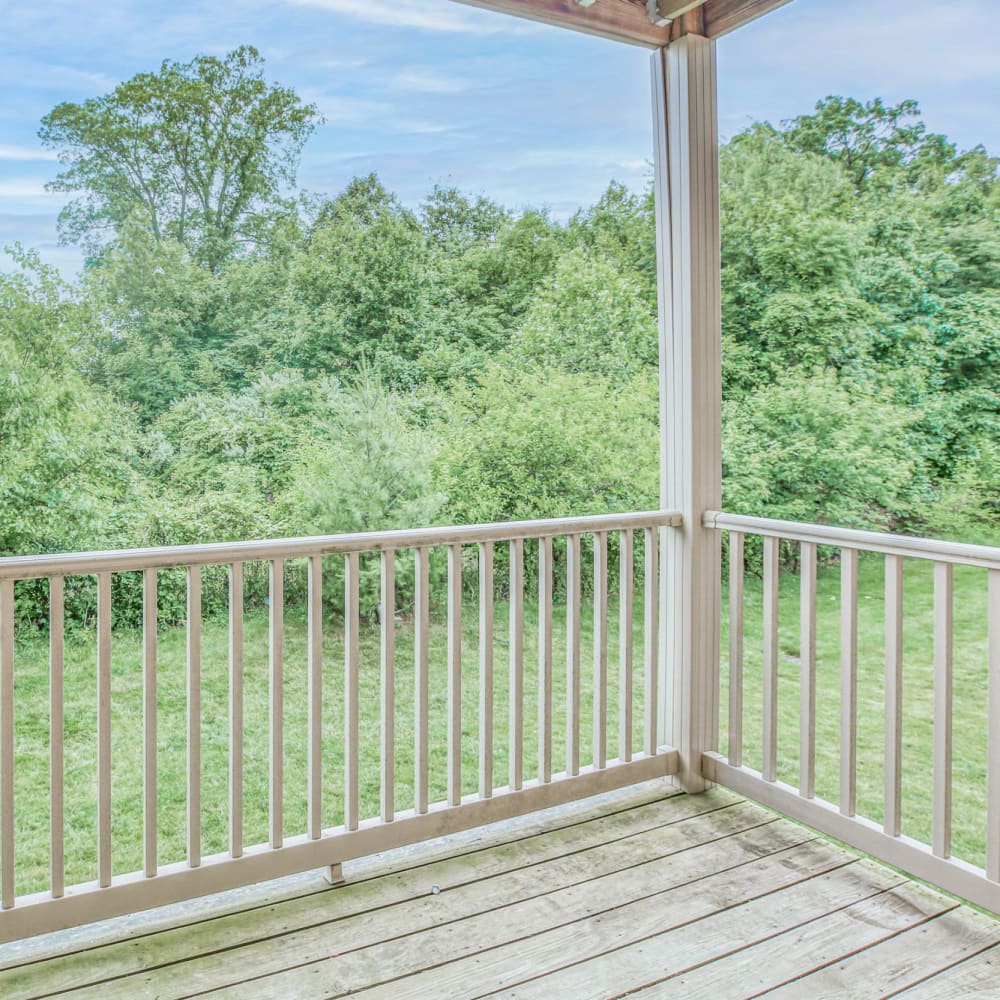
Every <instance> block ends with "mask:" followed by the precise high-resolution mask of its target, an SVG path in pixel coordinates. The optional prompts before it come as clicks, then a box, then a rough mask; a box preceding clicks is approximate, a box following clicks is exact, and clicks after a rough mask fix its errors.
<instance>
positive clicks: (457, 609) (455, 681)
mask: <svg viewBox="0 0 1000 1000" xmlns="http://www.w3.org/2000/svg"><path fill="white" fill-rule="evenodd" d="M447 784H448V805H451V806H457V805H458V804H459V803H460V802H461V801H462V546H461V545H449V546H448V782H447Z"/></svg>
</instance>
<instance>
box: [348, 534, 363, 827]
mask: <svg viewBox="0 0 1000 1000" xmlns="http://www.w3.org/2000/svg"><path fill="white" fill-rule="evenodd" d="M359 569H360V565H359V559H358V553H357V552H351V553H348V555H347V556H346V557H345V558H344V767H345V768H346V774H345V776H344V825H345V826H346V827H347V829H348V830H357V828H358V807H359V803H358V754H359V749H360V748H359V746H358V719H359V704H360V690H359V680H360V678H359V663H360V659H361V607H360V605H361V602H360V586H359V582H358V571H359Z"/></svg>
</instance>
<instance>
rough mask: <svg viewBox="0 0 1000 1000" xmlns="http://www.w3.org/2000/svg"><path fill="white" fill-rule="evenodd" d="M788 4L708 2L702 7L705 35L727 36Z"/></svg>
mask: <svg viewBox="0 0 1000 1000" xmlns="http://www.w3.org/2000/svg"><path fill="white" fill-rule="evenodd" d="M786 3H789V0H706V3H704V4H703V5H702V10H703V11H704V18H705V34H706V35H708V37H709V38H718V37H719V36H720V35H726V34H728V33H729V32H730V31H735V30H736V29H737V28H742V27H743V25H744V24H747V23H749V22H750V21H753V20H756V19H757V18H758V17H762V16H763V15H764V14H767V13H770V12H771V11H772V10H775V9H776V8H778V7H783V6H784V5H785V4H786Z"/></svg>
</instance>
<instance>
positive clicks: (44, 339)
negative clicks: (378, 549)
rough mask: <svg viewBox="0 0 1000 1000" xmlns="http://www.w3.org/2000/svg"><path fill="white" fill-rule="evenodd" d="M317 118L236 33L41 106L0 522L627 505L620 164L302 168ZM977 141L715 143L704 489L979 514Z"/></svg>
mask: <svg viewBox="0 0 1000 1000" xmlns="http://www.w3.org/2000/svg"><path fill="white" fill-rule="evenodd" d="M319 120H320V119H319V116H318V114H317V112H316V109H315V108H313V107H311V106H310V105H308V104H305V103H304V102H302V101H301V100H300V99H299V98H298V97H297V95H295V93H294V92H293V91H291V90H290V89H288V88H284V87H281V86H279V85H277V84H273V83H268V82H267V80H266V77H265V71H264V64H263V60H262V58H261V57H260V55H259V54H258V53H257V52H256V51H255V50H254V49H252V48H249V47H244V48H242V49H239V50H237V51H236V52H233V53H231V54H230V55H229V56H227V57H225V58H221V59H219V58H212V57H199V58H197V59H194V60H193V61H191V62H190V63H186V64H179V63H174V62H166V63H164V64H163V65H162V66H161V67H160V69H159V71H157V72H153V73H146V74H140V75H138V76H136V77H134V78H133V79H132V80H129V81H127V82H126V83H123V84H121V85H120V86H119V87H118V88H116V89H115V90H114V91H113V92H112V93H110V94H108V95H106V96H104V97H101V98H96V99H93V100H89V101H85V102H83V103H82V104H63V105H60V106H59V107H57V108H55V109H54V110H53V111H52V112H51V113H50V114H49V115H48V116H46V118H45V119H44V121H43V123H42V128H41V133H40V134H41V137H42V139H43V141H44V142H45V143H46V144H47V145H48V146H50V147H51V148H53V149H55V150H56V151H58V153H59V155H60V159H61V161H62V171H61V173H60V175H59V177H58V178H57V180H56V181H55V182H54V184H53V186H54V187H55V188H56V189H57V190H60V191H63V192H65V193H67V194H69V195H71V196H72V200H70V201H69V203H68V205H67V208H66V209H65V210H64V212H63V214H62V217H61V222H60V224H61V231H62V234H63V237H64V239H66V240H67V241H70V242H74V243H77V244H79V245H81V246H83V247H84V248H85V250H86V253H87V263H86V266H85V268H84V269H83V273H82V274H81V276H80V277H79V278H78V279H75V280H73V281H71V282H66V281H64V280H62V279H61V278H60V277H59V276H58V274H57V273H56V272H55V271H54V270H52V269H51V268H47V267H46V266H44V265H43V264H42V263H41V262H40V260H39V258H38V256H37V254H35V253H33V252H32V251H29V250H24V249H23V248H15V249H14V250H12V251H10V252H11V253H13V255H14V257H15V259H16V261H17V263H18V264H19V265H20V270H19V271H18V272H16V273H12V274H7V275H2V276H0V316H2V319H0V356H2V362H0V370H2V371H3V373H4V375H5V377H4V378H3V380H2V381H0V507H2V509H3V511H4V517H3V518H2V519H0V552H2V553H3V554H23V553H34V552H43V551H58V550H77V549H92V548H105V547H121V546H133V545H153V544H179V543H187V542H208V541H221V540H230V539H242V538H257V537H264V536H280V535H299V534H309V533H332V532H340V531H360V530H374V529H381V528H395V527H405V526H416V525H422V524H430V523H462V522H478V521H488V520H504V519H509V518H534V517H550V516H560V515H567V514H586V513H596V512H604V511H609V510H628V509H633V510H635V509H649V508H654V507H656V506H657V503H658V495H657V494H658V473H657V464H658V459H657V435H658V432H657V402H656V400H657V377H656V366H657V341H656V287H655V236H654V221H653V219H654V212H653V192H652V188H651V187H650V188H649V189H647V190H645V191H641V192H635V191H631V190H628V189H627V188H625V187H623V186H622V185H619V184H616V183H611V184H610V185H609V187H608V189H607V190H606V192H605V193H604V195H603V196H602V197H601V198H600V199H599V200H598V201H597V203H596V204H594V205H592V206H590V207H588V208H585V209H582V210H580V211H579V212H577V213H576V215H574V216H573V217H572V218H571V219H569V220H568V221H560V220H557V219H555V218H553V217H552V215H551V214H550V213H548V212H547V211H545V210H542V209H519V210H515V209H512V208H509V207H506V206H503V205H500V204H498V203H497V202H495V201H494V200H492V199H490V198H488V197H486V196H485V195H481V194H470V193H467V192H462V191H459V190H456V189H454V188H449V187H436V188H435V189H434V190H432V191H431V192H429V193H428V195H427V196H426V198H425V199H424V200H423V202H422V203H421V204H420V206H419V207H418V208H416V209H411V208H408V207H407V206H405V205H403V204H402V203H401V202H400V200H399V199H398V198H397V197H396V196H395V195H394V194H393V193H392V192H391V191H389V190H387V189H386V187H385V186H384V185H383V184H382V183H381V182H380V180H379V179H378V177H376V176H374V175H372V176H368V177H358V178H355V179H354V180H353V181H352V182H351V183H350V184H348V186H347V187H346V188H345V189H344V190H343V191H342V192H340V193H339V194H338V195H336V196H335V197H332V198H326V197H316V196H311V195H307V194H305V193H303V192H300V191H299V190H297V188H296V187H295V168H296V165H297V161H298V157H299V155H300V153H301V150H302V148H303V146H304V144H305V143H306V142H307V141H308V138H309V135H310V134H311V132H312V130H313V129H314V128H315V126H316V125H317V124H318V123H319ZM997 166H998V164H997V160H996V159H994V158H993V157H991V156H990V155H988V153H987V152H986V151H985V150H984V149H983V148H981V147H977V148H975V149H972V150H968V151H960V150H958V149H957V148H956V147H955V146H954V145H953V144H952V143H950V142H949V141H948V140H947V139H946V138H945V137H944V136H941V135H936V134H933V133H930V132H928V131H927V130H926V128H925V127H924V125H923V124H922V122H921V120H920V114H919V108H918V107H917V106H916V104H915V103H914V102H911V101H905V102H903V103H901V104H899V105H896V106H888V105H885V104H884V103H883V102H881V101H879V100H875V101H871V102H868V103H863V102H860V101H857V100H854V99H846V98H840V97H830V98H827V99H825V100H823V101H820V102H819V103H818V104H817V106H816V108H815V110H814V111H813V112H812V113H810V114H805V115H802V116H800V117H799V118H796V119H794V120H792V121H789V122H785V123H782V124H781V125H778V126H775V125H771V124H766V123H758V124H755V125H753V126H751V127H750V128H748V129H747V130H745V131H744V132H742V133H740V134H739V135H737V136H735V137H734V138H733V139H731V140H730V141H729V142H728V143H726V144H725V145H724V147H723V149H722V163H721V167H722V171H721V178H722V229H723V233H722V236H723V241H722V246H723V272H722V282H723V340H724V351H723V395H724V431H723V432H724V503H725V506H726V507H727V509H731V510H734V511H739V512H744V513H752V514H763V515H770V516H776V517H786V518H791V519H798V520H809V521H829V522H832V523H840V524H845V525H851V526H863V527H878V528H889V529H896V530H908V531H920V532H930V533H936V534H944V535H949V536H954V537H963V538H966V539H969V540H984V539H990V538H995V537H996V536H997V534H998V533H1000V531H998V527H1000V434H998V430H1000V423H998V421H1000V374H998V372H1000V184H998V171H997ZM220 600H221V594H220Z"/></svg>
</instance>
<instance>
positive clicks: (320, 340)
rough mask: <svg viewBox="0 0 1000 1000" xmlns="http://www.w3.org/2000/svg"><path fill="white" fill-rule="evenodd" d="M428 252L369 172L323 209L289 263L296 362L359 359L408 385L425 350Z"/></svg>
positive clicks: (327, 365) (335, 364)
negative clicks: (410, 371) (412, 367)
mask: <svg viewBox="0 0 1000 1000" xmlns="http://www.w3.org/2000/svg"><path fill="white" fill-rule="evenodd" d="M427 265H428V255H427V246H426V241H425V239H424V233H423V230H422V229H421V227H420V223H419V222H418V221H417V218H416V216H415V215H414V214H413V213H412V212H410V211H408V210H407V209H405V208H403V206H402V205H400V204H399V201H398V200H397V199H396V198H395V197H394V196H393V195H391V194H390V193H389V192H388V191H386V189H385V187H384V186H383V185H382V183H381V182H380V181H379V179H378V178H377V177H376V176H375V175H374V174H372V175H370V176H368V177H359V178H355V180H353V181H352V182H351V183H350V184H349V185H348V186H347V188H346V189H345V190H344V191H343V192H342V193H341V194H340V195H339V197H337V198H336V199H334V200H333V201H331V202H328V203H327V204H326V205H324V206H323V207H322V209H321V210H320V212H319V215H318V218H317V220H316V222H315V224H314V225H313V227H312V231H311V233H310V234H309V237H308V239H307V241H306V243H305V245H304V246H303V247H302V248H301V250H300V251H299V252H298V253H297V254H295V256H294V257H293V259H292V263H291V270H290V287H289V295H290V297H291V301H290V302H289V303H288V307H289V311H290V312H291V313H292V314H293V316H294V321H295V325H296V329H295V333H294V334H293V336H294V339H295V341H296V356H297V360H298V363H299V364H300V365H301V367H303V368H304V369H306V370H307V371H312V372H319V373H323V372H335V371H338V370H343V369H345V368H346V369H351V370H353V368H354V367H355V366H356V365H357V364H358V363H359V362H360V361H361V360H362V359H367V360H368V361H370V362H372V363H374V364H376V365H377V366H378V367H380V368H381V369H382V370H383V371H384V372H385V373H386V375H387V376H388V377H389V378H390V379H392V380H393V381H396V382H405V381H407V378H406V370H407V363H408V362H409V363H410V364H412V362H413V361H415V359H416V358H417V357H418V355H419V354H420V351H421V349H422V346H423V340H422V334H423V332H424V329H425V324H426V314H427V307H428V274H427Z"/></svg>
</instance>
